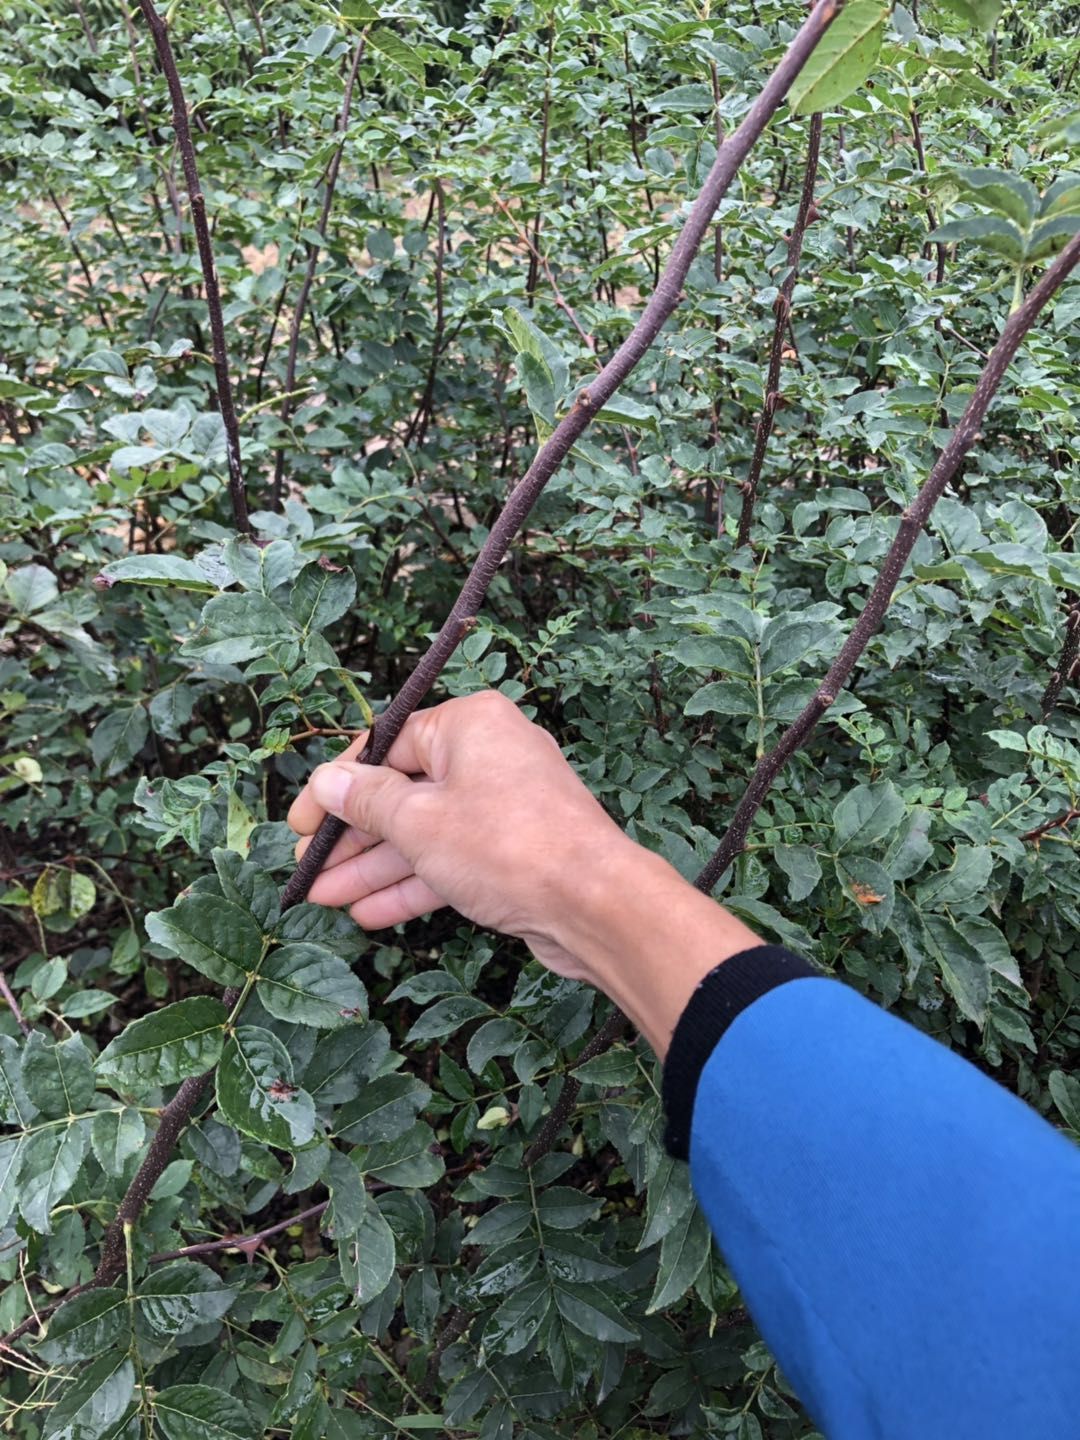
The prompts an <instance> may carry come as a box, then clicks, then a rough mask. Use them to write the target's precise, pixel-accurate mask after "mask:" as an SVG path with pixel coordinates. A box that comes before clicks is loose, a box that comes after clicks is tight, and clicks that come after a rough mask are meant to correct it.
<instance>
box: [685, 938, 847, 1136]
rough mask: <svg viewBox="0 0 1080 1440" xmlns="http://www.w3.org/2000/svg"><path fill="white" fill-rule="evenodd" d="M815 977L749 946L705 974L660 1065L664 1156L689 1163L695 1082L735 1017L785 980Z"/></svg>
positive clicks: (781, 955) (783, 957) (775, 952)
mask: <svg viewBox="0 0 1080 1440" xmlns="http://www.w3.org/2000/svg"><path fill="white" fill-rule="evenodd" d="M820 974H821V971H820V970H815V969H814V967H813V966H812V965H811V964H810V963H809V962H808V961H806V960H803V959H802V958H801V957H800V956H798V955H795V954H793V953H792V952H791V951H790V950H785V949H784V947H783V946H782V945H755V946H754V947H753V949H751V950H740V952H739V953H738V955H732V956H731V958H730V959H729V960H725V961H724V962H723V963H722V964H720V965H718V966H717V967H716V969H715V970H710V971H709V973H708V975H706V976H705V979H704V980H702V982H701V984H700V985H699V986H698V987H697V989H696V990H695V991H694V993H693V995H691V996H690V1000H689V1002H688V1004H687V1006H686V1009H685V1010H684V1011H683V1013H682V1015H681V1016H680V1017H679V1023H678V1024H677V1025H676V1026H675V1033H674V1035H673V1036H672V1037H671V1048H670V1049H669V1050H668V1054H667V1059H666V1061H665V1062H664V1084H663V1098H664V1111H665V1113H666V1115H667V1127H666V1129H665V1131H664V1144H665V1146H666V1147H667V1152H668V1154H669V1155H671V1156H672V1157H673V1158H674V1159H676V1160H688V1159H689V1158H690V1124H691V1121H692V1120H693V1118H694V1100H695V1099H696V1097H697V1088H698V1081H699V1080H700V1079H701V1072H702V1070H704V1068H705V1064H706V1061H707V1060H708V1058H709V1056H710V1055H711V1054H712V1053H713V1051H714V1050H715V1049H716V1046H717V1042H718V1041H719V1039H720V1037H721V1036H722V1035H723V1033H724V1031H725V1030H726V1029H727V1028H728V1026H729V1025H730V1024H731V1022H732V1021H733V1020H734V1019H735V1017H736V1015H738V1014H739V1013H740V1012H741V1011H743V1010H745V1009H746V1007H747V1006H748V1005H752V1004H753V1003H754V1001H755V1000H757V999H759V998H760V997H761V996H762V995H765V994H767V992H768V991H770V990H775V989H776V987H777V986H778V985H783V984H784V983H785V982H786V981H788V980H802V979H804V978H806V977H807V976H814V975H820Z"/></svg>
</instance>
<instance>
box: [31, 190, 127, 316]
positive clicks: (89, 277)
mask: <svg viewBox="0 0 1080 1440" xmlns="http://www.w3.org/2000/svg"><path fill="white" fill-rule="evenodd" d="M46 193H47V194H48V197H49V199H50V200H51V201H52V204H53V208H54V210H55V211H56V213H57V214H58V215H59V216H60V222H61V224H62V225H63V227H64V230H65V232H66V234H67V238H68V244H69V245H70V246H71V250H72V254H73V255H74V256H75V259H76V260H77V261H78V262H79V269H80V270H81V271H82V272H83V277H84V279H85V280H86V288H87V289H88V290H89V292H90V297H91V298H92V299H93V301H94V307H95V309H96V310H97V312H98V319H99V320H100V321H101V323H102V326H103V327H104V329H105V333H106V334H107V335H111V334H112V326H111V325H110V324H109V317H108V315H106V313H105V307H104V305H102V303H101V301H100V300H99V299H98V298H97V296H96V294H95V285H94V276H93V272H92V271H91V269H90V266H89V265H88V264H87V263H86V256H85V255H84V254H83V253H82V251H81V250H80V249H79V242H78V241H77V240H76V239H75V238H74V236H73V235H72V233H71V221H70V220H69V219H68V217H67V215H66V214H65V213H64V207H63V206H62V205H61V204H60V201H59V200H58V199H57V198H56V194H55V192H54V191H52V190H49V191H47V192H46Z"/></svg>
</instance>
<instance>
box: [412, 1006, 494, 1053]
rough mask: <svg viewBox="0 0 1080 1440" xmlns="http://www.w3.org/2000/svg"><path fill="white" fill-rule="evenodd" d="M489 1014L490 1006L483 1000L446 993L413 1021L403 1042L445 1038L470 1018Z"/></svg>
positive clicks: (474, 1018) (465, 1023) (473, 1018)
mask: <svg viewBox="0 0 1080 1440" xmlns="http://www.w3.org/2000/svg"><path fill="white" fill-rule="evenodd" d="M490 1014H491V1006H490V1005H486V1004H485V1003H484V1001H483V1000H477V999H476V997H475V996H474V995H448V996H447V997H446V999H445V1000H438V1001H436V1003H435V1004H434V1005H431V1006H429V1008H428V1009H427V1010H425V1011H424V1013H423V1014H422V1015H421V1016H420V1018H419V1019H418V1020H416V1021H415V1023H414V1024H413V1026H412V1028H411V1029H410V1031H409V1033H408V1034H407V1035H406V1036H405V1043H406V1045H409V1044H415V1043H416V1042H417V1041H420V1040H445V1039H446V1037H447V1036H448V1035H453V1034H454V1032H455V1031H457V1030H460V1029H461V1027H462V1026H463V1025H467V1024H468V1023H469V1021H470V1020H476V1019H477V1018H478V1017H479V1016H481V1015H490Z"/></svg>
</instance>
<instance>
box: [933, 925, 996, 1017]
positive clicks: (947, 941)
mask: <svg viewBox="0 0 1080 1440" xmlns="http://www.w3.org/2000/svg"><path fill="white" fill-rule="evenodd" d="M923 929H924V932H925V934H926V938H927V941H928V942H929V945H930V949H931V952H932V953H933V956H934V958H935V959H936V961H937V963H938V966H939V967H940V969H941V978H942V980H943V982H944V984H945V988H946V990H948V992H949V994H950V995H952V997H953V999H954V1000H955V1001H956V1004H957V1008H958V1009H959V1011H960V1013H961V1015H963V1016H965V1017H966V1018H967V1019H968V1020H973V1021H974V1022H975V1024H976V1025H978V1026H980V1027H982V1026H983V1025H985V1024H986V1015H987V1010H988V1007H989V1003H990V968H989V966H988V965H987V964H986V961H985V960H984V958H983V956H982V955H981V954H980V953H979V951H978V950H977V949H976V948H975V946H974V945H972V944H971V942H970V941H969V940H967V939H966V938H965V937H964V936H963V935H962V934H961V933H960V931H959V930H958V929H957V928H956V926H955V925H953V924H952V922H951V921H950V920H948V919H946V918H945V916H943V915H925V916H923Z"/></svg>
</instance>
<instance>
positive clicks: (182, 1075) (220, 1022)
mask: <svg viewBox="0 0 1080 1440" xmlns="http://www.w3.org/2000/svg"><path fill="white" fill-rule="evenodd" d="M228 1018H229V1017H228V1011H227V1010H226V1009H225V1006H224V1005H223V1004H222V1003H221V1001H220V1000H215V999H213V998H212V997H210V996H209V995H196V996H192V997H191V998H190V999H187V1000H178V1001H177V1002H176V1004H175V1005H167V1006H166V1007H165V1009H164V1010H156V1011H154V1013H153V1014H151V1015H144V1016H143V1017H142V1019H141V1020H133V1021H132V1022H131V1023H130V1024H129V1025H128V1026H127V1028H126V1029H125V1030H123V1031H121V1033H120V1034H119V1035H118V1036H117V1037H116V1039H115V1040H113V1041H112V1043H111V1044H109V1045H108V1046H107V1047H106V1048H105V1050H103V1051H102V1053H101V1056H100V1057H99V1059H98V1070H99V1072H100V1073H102V1074H104V1075H107V1076H108V1077H109V1078H110V1079H114V1080H115V1081H116V1083H118V1084H119V1085H120V1086H122V1087H124V1088H130V1089H140V1088H146V1087H148V1086H153V1085H175V1084H177V1082H178V1081H180V1080H184V1079H186V1078H187V1077H188V1076H189V1075H203V1074H205V1072H206V1071H207V1070H212V1069H213V1067H214V1066H215V1065H216V1064H217V1062H218V1061H219V1060H220V1059H221V1050H222V1046H223V1045H224V1044H225V1021H226V1020H227V1019H228Z"/></svg>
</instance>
